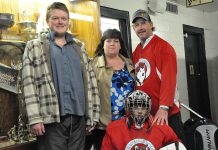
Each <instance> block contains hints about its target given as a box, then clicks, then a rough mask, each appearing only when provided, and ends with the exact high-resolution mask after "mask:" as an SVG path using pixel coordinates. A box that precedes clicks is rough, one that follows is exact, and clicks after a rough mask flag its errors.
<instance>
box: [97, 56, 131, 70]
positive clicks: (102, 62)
mask: <svg viewBox="0 0 218 150" xmlns="http://www.w3.org/2000/svg"><path fill="white" fill-rule="evenodd" d="M97 57H99V58H98V62H97V66H98V67H99V68H101V67H106V62H105V57H104V55H101V56H97ZM119 57H120V58H121V59H122V60H123V61H124V63H125V64H126V65H127V66H129V65H130V66H132V67H133V64H132V62H131V60H130V59H129V58H126V57H124V56H123V55H121V54H119Z"/></svg>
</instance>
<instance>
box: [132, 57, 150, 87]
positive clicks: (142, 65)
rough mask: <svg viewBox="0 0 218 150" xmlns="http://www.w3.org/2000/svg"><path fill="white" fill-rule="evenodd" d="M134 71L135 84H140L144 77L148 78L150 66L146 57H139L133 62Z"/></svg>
mask: <svg viewBox="0 0 218 150" xmlns="http://www.w3.org/2000/svg"><path fill="white" fill-rule="evenodd" d="M135 69H136V70H135V71H136V84H137V86H142V85H143V83H144V81H145V79H146V78H148V76H149V75H150V73H151V67H150V64H149V62H148V61H147V59H144V58H141V59H139V61H138V62H137V63H136V64H135Z"/></svg>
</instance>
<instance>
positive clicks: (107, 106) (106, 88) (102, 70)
mask: <svg viewBox="0 0 218 150" xmlns="http://www.w3.org/2000/svg"><path fill="white" fill-rule="evenodd" d="M120 57H121V59H122V60H123V61H124V63H125V64H126V66H127V69H128V71H129V72H130V75H131V76H132V77H133V79H135V77H134V67H133V64H132V61H131V60H130V59H128V58H125V57H124V56H122V55H120ZM93 66H94V71H95V74H96V78H97V83H98V90H99V96H100V107H101V111H100V124H99V126H98V128H100V129H106V126H107V125H108V123H109V122H111V118H112V115H111V100H110V97H111V91H110V89H111V79H112V75H113V69H112V68H111V67H106V62H105V58H104V56H103V55H102V56H97V57H94V59H93Z"/></svg>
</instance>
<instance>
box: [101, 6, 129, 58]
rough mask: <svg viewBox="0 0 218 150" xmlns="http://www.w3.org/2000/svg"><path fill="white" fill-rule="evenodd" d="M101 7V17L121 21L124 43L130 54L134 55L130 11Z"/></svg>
mask: <svg viewBox="0 0 218 150" xmlns="http://www.w3.org/2000/svg"><path fill="white" fill-rule="evenodd" d="M100 9H101V10H100V12H101V17H106V18H111V19H117V20H118V21H119V29H120V32H121V35H122V38H123V40H124V44H125V46H126V48H127V49H128V50H129V54H130V55H132V43H131V32H130V21H129V12H128V11H123V10H117V9H113V8H108V7H103V6H101V7H100Z"/></svg>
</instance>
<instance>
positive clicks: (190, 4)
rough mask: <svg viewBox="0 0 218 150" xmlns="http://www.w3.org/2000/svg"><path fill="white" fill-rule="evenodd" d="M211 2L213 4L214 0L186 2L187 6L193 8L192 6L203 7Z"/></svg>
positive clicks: (189, 0) (187, 0) (188, 0)
mask: <svg viewBox="0 0 218 150" xmlns="http://www.w3.org/2000/svg"><path fill="white" fill-rule="evenodd" d="M211 2H213V0H186V6H187V7H192V6H196V5H202V4H206V3H211Z"/></svg>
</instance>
